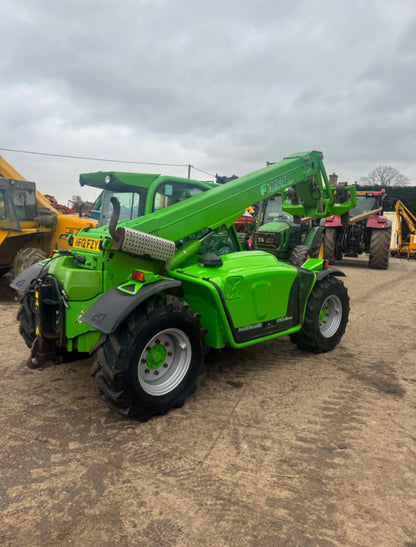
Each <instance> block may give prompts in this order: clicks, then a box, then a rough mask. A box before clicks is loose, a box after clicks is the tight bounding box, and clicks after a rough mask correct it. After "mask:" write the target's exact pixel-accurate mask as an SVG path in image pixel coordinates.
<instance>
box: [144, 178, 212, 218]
mask: <svg viewBox="0 0 416 547" xmlns="http://www.w3.org/2000/svg"><path fill="white" fill-rule="evenodd" d="M204 191H205V188H200V187H199V186H194V185H192V184H186V183H183V182H164V183H162V184H161V185H160V186H159V187H158V189H157V190H156V193H155V198H154V201H153V211H159V210H160V209H165V207H169V206H170V205H173V204H174V203H179V202H180V201H185V200H186V199H189V198H193V197H194V196H197V195H198V194H200V193H201V192H204Z"/></svg>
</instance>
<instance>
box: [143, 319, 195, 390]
mask: <svg viewBox="0 0 416 547" xmlns="http://www.w3.org/2000/svg"><path fill="white" fill-rule="evenodd" d="M191 357H192V347H191V342H190V340H189V338H188V336H187V335H186V334H185V333H184V332H183V331H182V330H180V329H174V328H169V329H164V330H162V331H160V332H158V333H157V334H156V335H155V336H153V338H152V339H151V340H149V342H148V343H147V344H146V347H145V348H144V350H143V351H142V353H141V355H140V357H139V361H138V364H137V377H138V380H139V383H140V386H141V387H142V389H143V390H144V391H145V392H146V393H148V394H149V395H153V396H155V397H160V396H162V395H166V394H167V393H170V392H171V391H173V390H174V389H175V388H176V387H177V386H178V385H179V384H180V383H181V382H182V380H183V379H184V377H185V376H186V373H187V372H188V369H189V366H190V364H191Z"/></svg>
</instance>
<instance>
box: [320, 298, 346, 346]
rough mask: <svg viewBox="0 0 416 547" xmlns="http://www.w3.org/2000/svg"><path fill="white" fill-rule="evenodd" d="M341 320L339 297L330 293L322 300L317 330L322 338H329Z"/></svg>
mask: <svg viewBox="0 0 416 547" xmlns="http://www.w3.org/2000/svg"><path fill="white" fill-rule="evenodd" d="M341 320H342V302H341V299H340V298H339V297H338V296H336V295H335V294H332V295H330V296H328V298H327V299H326V300H325V301H324V303H323V305H322V308H321V312H320V316H319V330H320V332H321V334H322V336H323V337H324V338H331V336H334V334H335V333H336V332H337V330H338V328H339V326H340V324H341Z"/></svg>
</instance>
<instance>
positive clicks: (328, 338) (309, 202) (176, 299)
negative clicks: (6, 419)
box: [11, 151, 354, 420]
mask: <svg viewBox="0 0 416 547" xmlns="http://www.w3.org/2000/svg"><path fill="white" fill-rule="evenodd" d="M322 157H323V156H322V153H320V152H315V151H314V152H307V153H303V154H296V155H293V156H289V157H287V158H284V159H283V160H282V161H281V162H279V163H276V164H274V165H272V166H269V167H266V168H263V169H260V170H258V171H255V172H254V173H250V174H248V175H245V176H243V177H240V178H238V179H236V180H234V181H231V182H229V183H227V184H226V185H223V186H215V187H213V186H212V185H210V184H208V183H201V182H199V181H192V180H188V179H180V178H171V177H160V176H158V175H143V174H132V173H114V172H111V173H92V174H87V175H82V176H81V182H83V183H85V184H91V185H95V186H97V187H102V188H106V189H107V190H108V191H110V192H111V191H112V192H117V191H118V189H120V188H121V186H122V185H125V184H127V183H128V184H131V185H132V186H133V187H134V189H133V191H132V196H131V199H130V200H128V201H127V202H126V203H124V205H123V203H120V201H119V200H118V199H117V198H116V197H115V196H114V195H112V196H110V202H111V204H112V207H113V210H112V215H111V218H110V222H109V224H108V225H103V226H101V227H99V228H95V229H84V230H81V231H80V232H79V233H78V234H77V235H75V236H71V237H70V238H69V243H70V250H61V251H59V252H56V253H55V255H54V256H53V257H51V258H50V259H48V260H45V261H43V262H41V263H39V264H36V265H34V266H31V267H30V268H29V269H27V270H25V271H24V272H22V274H21V275H20V276H18V277H17V278H16V279H15V280H14V281H13V283H12V285H11V286H12V287H13V288H14V289H16V290H18V291H20V292H24V297H23V299H22V306H21V309H20V311H19V314H18V318H19V320H20V332H21V334H22V336H23V338H24V339H25V341H26V343H27V345H28V346H30V347H31V354H30V358H29V360H28V364H29V366H31V367H33V366H40V365H42V364H43V363H45V362H50V361H55V362H59V361H60V360H62V359H64V358H65V357H66V356H68V355H70V356H73V355H74V354H78V353H81V354H82V353H84V352H90V353H91V354H93V355H94V358H95V361H94V365H93V367H92V374H93V376H94V377H95V380H96V382H97V385H98V387H99V390H100V392H101V394H102V396H103V397H104V399H105V401H106V402H107V403H108V404H109V405H110V406H111V407H112V408H114V409H115V410H117V411H118V412H119V413H121V414H122V415H124V416H128V417H132V418H136V419H139V420H147V419H149V418H150V417H152V416H153V415H156V414H163V413H165V412H167V411H168V410H170V409H172V408H175V407H179V406H181V405H182V404H183V403H184V402H185V400H186V398H187V397H188V396H189V395H190V394H191V393H192V392H193V391H194V390H195V388H196V381H197V378H198V375H199V374H200V372H201V368H202V364H203V361H204V356H205V353H206V349H207V348H215V349H221V348H224V347H226V346H230V347H233V348H243V347H246V346H249V345H252V344H257V343H259V342H262V341H266V340H271V339H274V338H277V337H280V336H284V335H289V336H290V339H291V340H292V342H293V343H295V344H296V345H297V346H298V347H299V348H301V349H302V350H305V351H309V352H316V353H319V352H325V351H329V350H332V349H333V348H334V347H335V346H336V345H337V344H338V343H339V342H340V340H341V338H342V336H343V334H344V331H345V328H346V325H347V322H348V315H349V297H348V293H347V290H346V288H345V286H344V284H343V283H342V281H341V280H340V279H339V277H340V276H343V275H344V274H343V273H342V272H340V271H339V270H337V269H335V268H329V267H328V264H327V263H326V262H325V261H323V260H321V259H308V260H307V261H306V262H305V263H304V264H303V265H302V267H294V266H292V265H289V264H286V263H283V262H279V260H277V258H276V257H275V256H273V255H272V254H270V253H265V252H262V251H243V250H242V248H241V243H240V241H239V238H238V236H237V233H236V230H235V227H234V221H235V220H236V219H237V218H238V217H239V216H240V215H241V213H242V212H243V211H244V209H245V207H247V206H248V205H250V204H251V203H256V202H258V201H260V200H262V199H265V198H267V197H270V196H272V195H275V194H277V193H282V192H283V191H284V190H286V189H289V188H291V199H290V201H289V200H287V201H286V202H285V204H284V209H285V210H286V211H287V212H288V213H290V214H292V215H301V216H311V217H319V218H325V217H326V216H328V215H329V214H343V213H345V212H346V211H347V210H349V209H350V208H351V202H352V201H353V199H354V196H353V195H351V196H349V199H348V200H347V201H346V202H344V203H337V202H336V200H335V195H334V192H333V190H332V189H331V188H330V186H329V183H328V179H327V176H326V173H325V169H324V166H323V161H322ZM316 188H319V189H320V199H319V200H318V202H317V201H316V199H313V193H314V192H316ZM136 217H137V218H136ZM124 219H125V220H124Z"/></svg>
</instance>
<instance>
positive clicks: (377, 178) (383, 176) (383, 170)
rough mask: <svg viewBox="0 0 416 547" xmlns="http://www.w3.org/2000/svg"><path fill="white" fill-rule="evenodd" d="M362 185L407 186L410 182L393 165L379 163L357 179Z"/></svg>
mask: <svg viewBox="0 0 416 547" xmlns="http://www.w3.org/2000/svg"><path fill="white" fill-rule="evenodd" d="M359 182H360V184H363V185H375V186H382V187H385V186H390V187H392V186H393V187H398V186H407V185H408V184H409V182H410V179H409V177H406V175H402V174H401V173H400V172H399V171H398V170H397V169H395V168H394V167H390V166H389V165H380V166H379V167H376V168H375V169H373V170H372V171H371V173H370V174H369V175H367V176H366V177H361V178H360V180H359Z"/></svg>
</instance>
